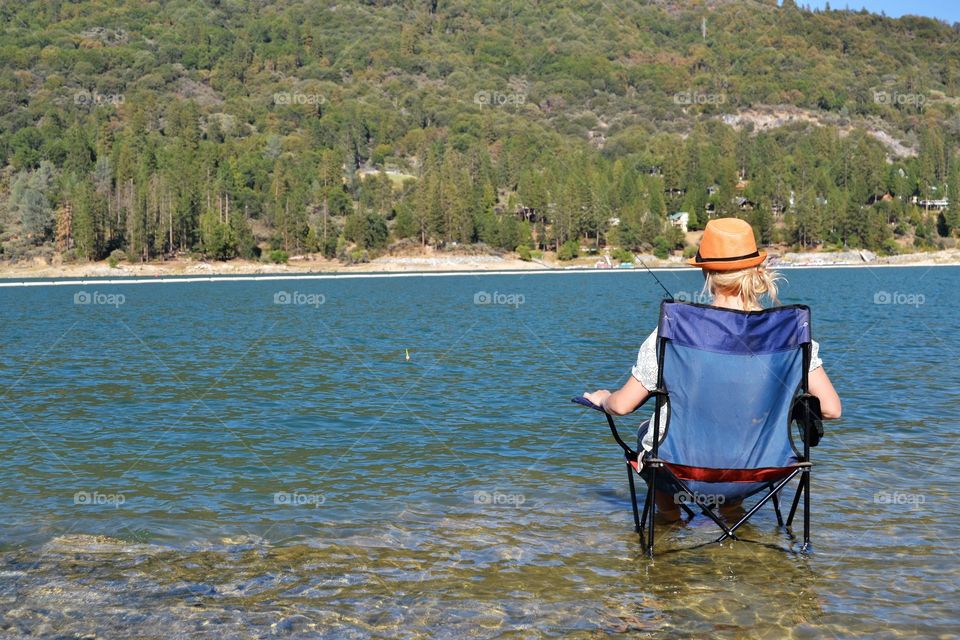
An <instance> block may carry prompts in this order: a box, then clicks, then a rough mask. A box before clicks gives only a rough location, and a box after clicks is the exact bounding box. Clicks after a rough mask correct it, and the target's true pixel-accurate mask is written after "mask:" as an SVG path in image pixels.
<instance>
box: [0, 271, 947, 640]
mask: <svg viewBox="0 0 960 640" xmlns="http://www.w3.org/2000/svg"><path fill="white" fill-rule="evenodd" d="M958 274H960V270H958V269H953V268H944V269H935V270H932V271H929V272H927V273H923V270H920V269H883V270H879V269H877V270H839V269H838V270H825V271H792V272H790V273H789V274H788V276H789V278H790V281H791V284H790V286H789V287H788V289H787V291H786V292H785V296H784V297H785V299H784V302H787V303H791V302H807V303H811V304H813V305H814V308H815V322H816V325H815V335H816V337H817V338H818V339H819V340H820V341H821V342H822V344H823V347H822V349H823V355H824V359H825V362H826V365H827V368H828V371H829V373H830V375H831V377H832V378H833V379H834V381H835V383H836V384H837V387H838V389H839V390H840V391H841V393H842V395H843V397H844V400H845V407H844V409H845V411H844V419H843V420H842V421H841V422H839V423H836V424H829V425H828V435H827V438H826V439H825V441H824V443H823V445H822V446H820V447H819V448H817V449H816V450H815V452H814V456H815V462H816V463H817V466H816V468H815V472H814V476H813V496H814V512H813V542H814V552H813V553H812V554H809V555H805V554H800V553H798V552H797V548H798V545H797V543H796V541H795V540H793V539H792V538H791V537H790V536H789V535H788V534H787V533H786V532H783V531H780V530H778V529H777V527H776V520H775V518H774V517H773V515H772V512H769V511H768V512H767V513H762V514H760V515H758V516H757V517H756V518H755V519H754V520H753V521H752V523H751V524H749V525H746V526H745V527H744V528H743V529H742V531H743V535H744V537H746V538H749V539H750V540H754V541H757V542H758V543H759V544H748V543H737V542H726V543H724V544H722V545H707V546H704V547H701V548H698V549H695V550H680V549H683V548H687V547H690V546H694V545H697V544H699V543H702V542H706V541H709V540H711V539H713V537H715V535H716V531H715V528H714V526H713V525H712V523H710V522H709V521H708V520H706V519H705V518H703V517H700V518H697V519H695V520H694V521H692V522H690V523H687V524H685V525H678V526H673V527H669V528H665V527H661V528H660V529H659V530H658V531H659V539H658V548H659V554H658V556H657V558H656V559H655V560H653V561H650V560H648V559H646V558H644V557H643V556H642V554H641V552H640V547H639V544H638V543H637V541H636V536H635V534H634V533H633V532H632V523H631V517H630V514H629V505H628V499H627V496H628V493H627V490H626V486H625V485H626V482H625V480H626V479H625V478H624V477H623V476H624V475H625V474H624V470H623V466H622V462H621V461H620V458H619V454H618V449H617V447H616V445H614V444H613V443H612V442H610V441H609V434H608V432H607V431H606V427H605V424H604V423H603V422H602V421H598V420H597V416H596V415H592V414H590V413H588V412H586V411H581V410H578V409H577V408H575V407H573V406H568V402H567V401H568V398H569V396H570V395H572V394H574V393H577V392H579V391H582V390H584V389H587V388H593V387H596V386H598V385H606V386H614V385H616V384H617V382H618V379H619V380H622V378H623V375H624V374H625V373H626V372H627V371H628V369H629V365H630V363H631V362H632V360H633V358H634V357H635V353H636V348H637V347H638V345H639V343H640V341H642V339H643V337H644V336H645V335H646V333H647V332H648V331H649V329H650V328H652V325H653V323H655V318H656V303H657V299H656V295H657V293H656V291H657V288H656V284H655V283H652V284H651V283H650V282H648V279H649V276H644V275H643V274H598V275H564V276H562V277H560V276H510V277H498V276H493V277H491V276H484V277H475V276H462V277H453V278H425V279H411V280H384V281H377V280H371V281H332V282H331V281H319V282H302V281H301V282H297V283H296V284H297V291H299V292H302V293H305V294H310V293H322V294H323V295H324V296H325V300H326V302H325V303H324V304H323V305H322V306H318V307H301V308H297V307H295V306H292V305H275V304H273V299H274V294H275V293H276V292H277V291H278V290H280V289H284V290H287V289H290V290H292V289H293V287H289V286H286V285H287V284H289V283H224V284H215V285H214V284H210V285H205V284H193V285H147V286H138V287H127V288H125V289H123V292H124V295H125V298H126V302H125V304H124V305H123V306H121V307H119V308H115V309H97V308H92V307H90V306H87V307H82V306H77V305H74V304H73V293H75V291H74V289H73V288H62V289H61V288H38V289H34V290H10V289H7V290H2V291H0V309H2V310H3V311H2V314H3V321H4V322H3V326H4V334H5V337H4V346H3V351H2V353H3V358H2V360H0V388H2V389H4V390H5V395H3V396H2V399H3V402H4V403H5V405H6V406H5V407H4V412H3V416H4V424H3V429H2V430H0V453H2V455H3V459H4V461H5V464H4V465H2V467H0V497H2V500H0V533H2V537H0V540H2V547H0V549H2V566H0V635H2V636H3V637H20V636H22V637H30V636H45V635H52V636H63V637H84V636H91V637H128V636H130V635H131V634H133V635H138V636H143V637H176V636H180V637H222V638H228V637H262V636H270V635H287V636H290V637H331V638H334V637H336V638H341V637H348V638H349V637H356V638H368V637H387V636H389V637H423V636H430V637H462V636H468V637H499V636H504V637H538V636H542V635H556V636H563V637H584V638H587V637H590V638H593V637H598V636H604V635H618V634H630V635H636V634H640V635H643V636H645V637H663V638H675V637H691V638H698V637H705V636H719V637H743V638H748V637H749V638H781V637H798V638H800V637H810V638H814V637H830V636H833V637H868V638H878V637H917V636H923V637H938V636H943V637H952V636H953V635H955V634H956V633H957V630H958V628H960V619H958V616H957V614H956V612H955V606H954V605H955V602H954V601H955V595H956V592H957V589H958V586H960V577H958V576H960V572H958V563H957V557H956V555H955V553H956V548H957V546H958V542H960V514H958V509H957V507H956V505H955V502H956V500H955V496H956V495H957V489H958V487H957V482H958V480H957V477H958V471H960V469H958V465H957V463H956V461H955V456H954V455H952V454H951V452H954V453H955V450H953V449H951V448H952V447H955V445H956V438H957V436H956V433H957V426H958V422H960V420H958V410H957V409H956V406H957V400H958V399H960V398H958V395H960V394H958V391H957V388H956V385H955V381H956V380H957V379H958V376H957V373H958V371H957V369H958V366H957V364H956V362H957V355H960V354H957V353H956V351H957V343H956V340H955V339H954V338H952V337H951V336H955V335H957V331H958V329H960V326H958V325H960V321H958V319H957V318H956V317H955V314H953V311H952V310H953V309H955V308H956V294H955V293H954V291H953V288H954V286H955V283H956V282H957V275H958ZM698 278H699V276H698V274H696V273H690V272H684V273H676V274H674V273H670V274H665V284H667V285H668V286H670V287H671V288H672V289H674V290H694V288H695V287H696V286H697V279H698ZM301 285H302V286H301ZM101 289H102V290H103V291H114V290H120V289H119V288H117V287H102V288H101ZM878 290H885V291H901V292H903V291H908V292H909V291H913V292H919V293H923V294H924V295H925V297H926V300H927V303H926V304H925V305H923V306H920V307H910V308H897V307H895V306H892V305H875V304H873V297H874V294H875V292H876V291H878ZM478 292H489V293H493V292H499V293H502V294H506V295H510V294H514V293H518V294H523V296H524V304H522V305H519V306H512V307H511V306H500V307H498V306H496V305H475V304H474V297H475V295H476V294H477V293H478ZM407 350H409V352H410V356H411V357H410V360H407V359H406V357H405V353H406V351H407ZM640 419H641V418H640V417H638V418H637V419H636V422H639V420H640ZM788 497H789V496H788ZM673 550H676V551H675V552H672V551H673Z"/></svg>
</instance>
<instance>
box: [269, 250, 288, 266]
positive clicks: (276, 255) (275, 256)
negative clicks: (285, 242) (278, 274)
mask: <svg viewBox="0 0 960 640" xmlns="http://www.w3.org/2000/svg"><path fill="white" fill-rule="evenodd" d="M267 259H268V260H269V261H270V262H272V263H273V264H286V263H287V261H288V260H289V259H290V254H289V253H287V252H286V251H284V250H283V249H274V250H273V251H271V252H270V253H268V254H267Z"/></svg>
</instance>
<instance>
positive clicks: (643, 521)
mask: <svg viewBox="0 0 960 640" xmlns="http://www.w3.org/2000/svg"><path fill="white" fill-rule="evenodd" d="M652 501H653V492H652V491H651V490H650V485H649V484H648V485H647V495H646V497H645V498H644V500H643V515H641V516H640V542H641V543H642V545H643V548H644V550H646V548H647V542H646V538H645V537H644V536H645V535H646V534H645V533H644V529H645V528H646V526H647V517H648V515H649V514H650V503H651V502H652Z"/></svg>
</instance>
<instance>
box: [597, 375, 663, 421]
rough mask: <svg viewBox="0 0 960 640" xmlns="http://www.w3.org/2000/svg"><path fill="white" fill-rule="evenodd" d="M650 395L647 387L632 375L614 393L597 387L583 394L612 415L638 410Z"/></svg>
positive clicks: (623, 414) (622, 414) (621, 414)
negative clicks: (591, 391)
mask: <svg viewBox="0 0 960 640" xmlns="http://www.w3.org/2000/svg"><path fill="white" fill-rule="evenodd" d="M649 395H650V392H649V391H647V388H646V387H644V386H643V385H642V384H640V381H639V380H637V379H636V378H634V377H633V376H630V377H628V378H627V381H626V383H624V385H623V386H622V387H621V388H619V389H617V390H616V392H614V393H610V392H609V391H607V390H606V389H597V390H596V391H594V392H593V393H585V394H583V397H584V398H586V399H587V400H589V401H590V402H592V403H593V404H595V405H597V406H598V407H602V408H603V410H604V411H606V412H607V413H609V414H611V415H615V416H625V415H627V414H628V413H630V412H631V411H636V409H637V407H639V406H640V405H641V404H643V403H644V401H646V399H647V397H649Z"/></svg>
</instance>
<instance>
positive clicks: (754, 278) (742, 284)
mask: <svg viewBox="0 0 960 640" xmlns="http://www.w3.org/2000/svg"><path fill="white" fill-rule="evenodd" d="M766 257H767V254H766V252H764V251H758V250H757V244H756V240H755V239H754V235H753V229H752V228H751V227H750V225H749V224H748V223H747V222H745V221H743V220H740V219H738V218H718V219H716V220H711V221H710V222H708V223H707V226H706V229H704V232H703V239H702V240H701V242H700V249H699V251H697V255H696V257H694V258H691V259H690V260H688V261H687V262H688V264H690V265H692V266H695V267H700V268H701V269H702V270H703V275H704V279H705V280H706V281H705V283H704V287H703V290H704V293H706V294H709V295H710V296H712V298H713V306H715V307H721V308H724V309H736V310H739V311H758V310H760V309H762V307H761V304H760V302H761V298H762V297H764V296H766V297H767V298H769V299H770V300H771V301H772V302H773V303H774V304H776V303H778V302H779V301H778V300H777V281H778V280H780V279H781V276H780V275H779V274H777V273H776V272H773V271H769V270H767V269H765V268H764V267H763V265H762V263H763V261H764V260H765V259H766ZM656 346H657V331H656V330H654V331H653V333H651V334H650V335H649V336H648V337H647V339H646V340H644V342H643V344H642V345H641V347H640V352H639V353H638V354H637V362H636V364H635V365H634V367H633V369H632V371H631V374H632V375H631V376H630V377H629V378H628V379H627V382H626V384H624V385H623V387H621V388H620V389H618V390H617V391H615V392H613V393H611V392H610V391H608V390H606V389H600V390H598V391H594V392H593V393H585V394H584V397H585V398H587V399H588V400H590V401H591V402H593V403H594V404H597V405H600V406H602V407H603V408H604V410H605V411H606V412H607V413H610V414H612V415H618V416H622V415H626V414H628V413H631V412H633V411H635V410H636V409H637V407H639V406H640V405H641V404H643V402H644V401H645V400H646V399H647V397H648V396H649V395H650V392H651V391H653V390H654V389H656V387H657V373H658V365H657V352H656ZM819 351H820V345H819V344H817V342H816V341H813V344H812V349H811V356H812V357H811V358H810V372H809V389H810V393H811V394H813V395H815V396H816V397H817V398H818V399H819V400H820V409H821V411H822V415H823V418H824V419H825V420H833V419H835V418H839V417H840V411H841V406H840V398H839V396H838V395H837V392H836V391H835V390H834V388H833V384H832V383H831V382H830V378H828V377H827V372H826V371H824V369H823V362H822V361H821V360H820V356H819ZM665 414H666V412H664V414H663V415H661V419H660V423H661V426H660V433H665V429H664V424H665V423H666V415H665ZM638 437H639V439H640V440H641V443H642V446H643V448H644V449H646V450H647V451H650V450H652V449H653V429H650V428H649V421H647V422H645V423H644V424H643V425H641V427H640V433H639V434H638ZM658 493H660V492H658ZM657 506H658V508H659V509H660V511H661V513H662V514H663V515H664V516H665V517H667V518H670V517H674V518H675V517H677V516H679V511H678V509H677V505H676V504H674V503H673V500H672V499H669V497H666V496H665V495H658V496H657Z"/></svg>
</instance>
